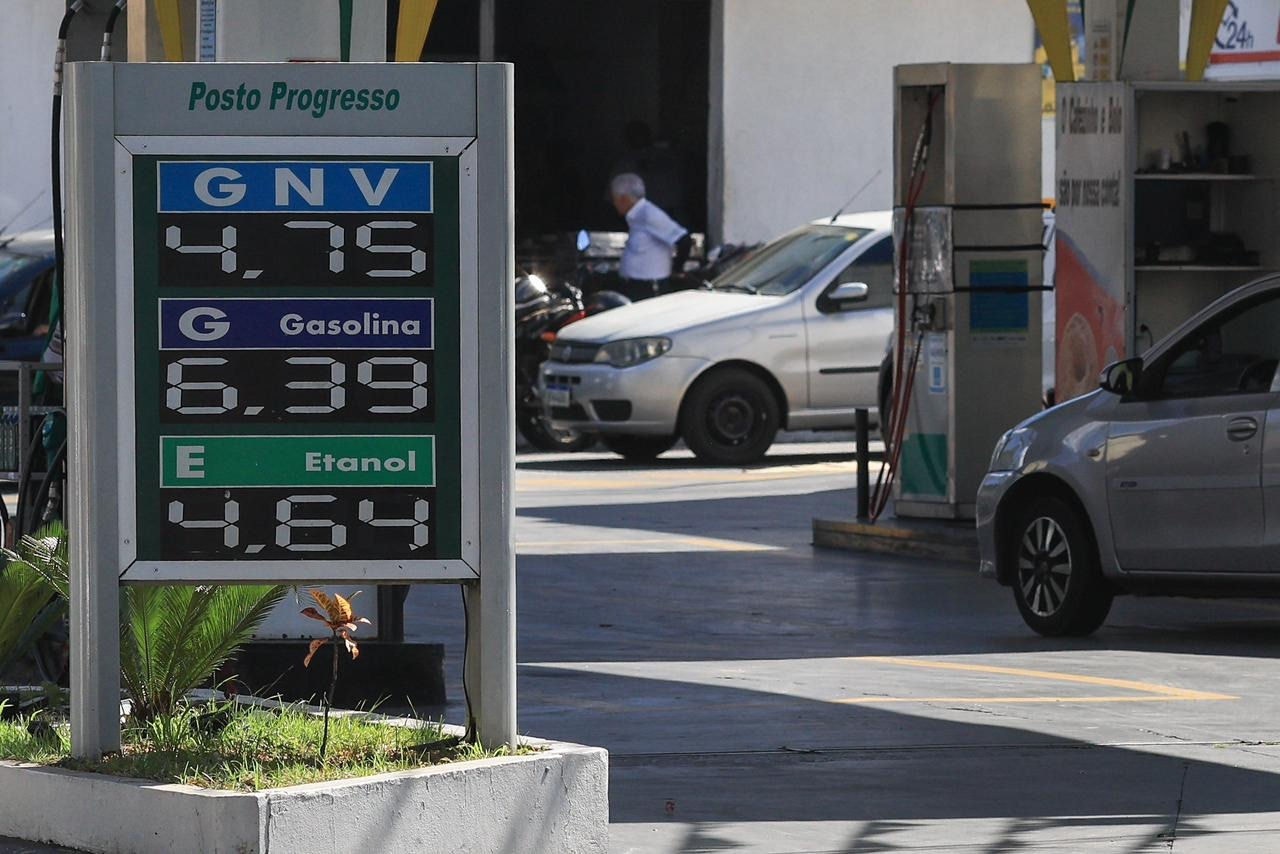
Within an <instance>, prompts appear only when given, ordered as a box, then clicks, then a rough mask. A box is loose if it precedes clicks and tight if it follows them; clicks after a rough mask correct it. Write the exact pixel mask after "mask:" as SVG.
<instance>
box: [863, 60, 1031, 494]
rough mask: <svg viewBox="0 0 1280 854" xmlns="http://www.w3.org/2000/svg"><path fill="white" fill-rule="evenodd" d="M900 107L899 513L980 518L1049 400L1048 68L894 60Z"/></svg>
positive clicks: (895, 468)
mask: <svg viewBox="0 0 1280 854" xmlns="http://www.w3.org/2000/svg"><path fill="white" fill-rule="evenodd" d="M894 112H895V115H894V249H895V259H896V262H897V264H896V268H897V277H896V290H897V312H896V316H895V335H894V344H893V349H894V364H895V366H900V368H898V369H896V370H895V371H894V377H895V382H894V391H893V395H894V406H893V408H892V409H893V419H892V423H891V441H890V458H889V465H888V467H887V469H888V472H889V474H890V476H892V477H893V478H894V485H893V486H894V492H893V494H894V498H895V513H896V514H897V515H898V516H908V517H932V518H947V519H964V518H972V517H973V513H974V497H975V495H976V493H977V487H978V484H979V482H980V481H981V479H982V476H983V474H984V473H985V471H986V468H987V463H988V461H989V458H990V454H991V449H992V448H993V447H994V445H995V442H996V440H997V439H998V438H999V436H1000V434H1001V432H1003V431H1004V430H1005V429H1007V428H1008V427H1009V426H1011V425H1012V424H1014V423H1016V422H1017V421H1019V420H1021V419H1023V418H1025V417H1027V416H1028V415H1030V414H1032V413H1034V412H1035V411H1036V409H1037V408H1039V405H1040V398H1041V389H1040V375H1041V370H1040V363H1041V335H1042V330H1041V320H1040V317H1041V315H1040V302H1041V297H1042V291H1043V290H1045V287H1046V286H1045V283H1044V281H1043V266H1042V263H1043V251H1044V250H1043V246H1042V244H1041V235H1042V229H1043V224H1042V211H1043V203H1042V202H1041V200H1040V186H1041V185H1040V133H1041V130H1040V69H1039V67H1038V66H1036V65H1032V64H1017V65H997V64H973V65H960V64H951V63H938V64H924V65H902V66H898V67H897V68H895V69H894ZM882 492H883V490H882ZM881 503H882V504H883V501H882V502H881Z"/></svg>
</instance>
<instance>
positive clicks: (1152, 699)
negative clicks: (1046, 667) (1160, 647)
mask: <svg viewBox="0 0 1280 854" xmlns="http://www.w3.org/2000/svg"><path fill="white" fill-rule="evenodd" d="M1236 699H1239V698H1238V697H1229V696H1227V695H1225V694H1220V695H1214V696H1208V697H1180V696H1179V697H1166V696H1155V695H1150V696H1145V697H1127V696H1126V697H847V698H845V699H842V700H835V701H834V702H836V703H840V704H841V705H845V706H871V705H879V704H880V703H973V704H975V705H992V704H997V703H998V704H1004V703H1176V702H1180V701H1197V702H1199V701H1204V700H1236Z"/></svg>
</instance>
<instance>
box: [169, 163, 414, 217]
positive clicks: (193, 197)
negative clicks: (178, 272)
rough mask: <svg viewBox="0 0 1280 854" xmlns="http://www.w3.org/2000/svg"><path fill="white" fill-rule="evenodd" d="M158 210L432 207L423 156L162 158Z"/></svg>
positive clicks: (342, 210) (376, 210)
mask: <svg viewBox="0 0 1280 854" xmlns="http://www.w3.org/2000/svg"><path fill="white" fill-rule="evenodd" d="M159 167H160V199H159V201H160V205H159V208H158V211H159V212H161V213H216V212H222V213H294V212H297V213H302V212H312V213H322V212H328V213H431V212H432V203H431V202H432V180H431V179H432V173H431V164H430V163H423V162H420V161H410V162H384V161H370V160H316V161H310V162H279V161H276V162H273V161H269V160H247V161H246V160H239V161H237V160H229V161H218V162H214V161H204V160H170V161H161V163H160V164H159Z"/></svg>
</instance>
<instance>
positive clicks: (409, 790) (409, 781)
mask: <svg viewBox="0 0 1280 854" xmlns="http://www.w3.org/2000/svg"><path fill="white" fill-rule="evenodd" d="M387 722H388V723H395V721H394V720H388V721H387ZM526 742H527V743H528V744H531V745H535V746H538V747H543V748H545V749H544V750H542V751H540V752H538V753H536V754H531V755H527V756H513V757H501V758H498V759H482V760H477V761H475V762H458V763H454V764H449V765H440V766H436V767H432V768H423V769H419V770H414V771H405V772H399V773H393V774H379V775H376V776H372V777H361V778H358V779H350V780H339V781H335V782H331V783H313V784H310V785H306V786H291V787H288V788H283V789H268V790H265V791H261V792H252V793H244V792H221V791H211V790H208V789H198V788H195V787H192V786H175V785H160V784H158V783H154V782H150V781H145V780H131V779H127V778H123V777H110V776H107V775H105V774H90V773H83V772H77V771H66V770H63V769H60V768H46V767H41V766H37V765H25V764H20V763H15V762H0V836H12V837H17V838H19V839H27V840H32V841H39V842H49V843H54V844H57V845H65V846H69V847H72V848H80V849H84V850H86V851H94V852H111V854H116V852H121V853H123V852H131V854H133V852H136V854H152V852H154V854H176V852H217V854H223V852H226V854H293V852H297V854H320V852H330V851H332V852H341V854H351V852H353V851H406V852H409V851H422V852H432V854H435V852H453V851H457V852H467V854H480V852H494V854H505V852H514V851H519V852H556V853H557V854H559V852H600V854H604V852H605V851H606V850H607V849H608V833H609V831H608V821H609V798H608V786H609V769H608V754H607V753H606V752H605V751H604V750H603V749H601V748H598V747H583V746H581V745H577V744H565V743H561V742H549V741H539V740H537V739H526Z"/></svg>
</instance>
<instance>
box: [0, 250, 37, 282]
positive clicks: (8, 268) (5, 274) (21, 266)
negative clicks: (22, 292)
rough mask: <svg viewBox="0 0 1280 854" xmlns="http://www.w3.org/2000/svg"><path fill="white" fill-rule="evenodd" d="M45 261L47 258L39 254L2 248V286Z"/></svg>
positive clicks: (0, 273) (0, 266) (0, 261)
mask: <svg viewBox="0 0 1280 854" xmlns="http://www.w3.org/2000/svg"><path fill="white" fill-rule="evenodd" d="M44 261H45V259H44V258H41V257H40V256H38V255H18V254H16V253H13V252H5V251H4V250H0V287H3V286H4V285H5V284H7V282H8V281H9V279H11V278H18V277H20V276H22V275H23V272H24V271H26V270H27V269H28V268H30V267H35V266H38V265H40V264H42V263H44Z"/></svg>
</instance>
